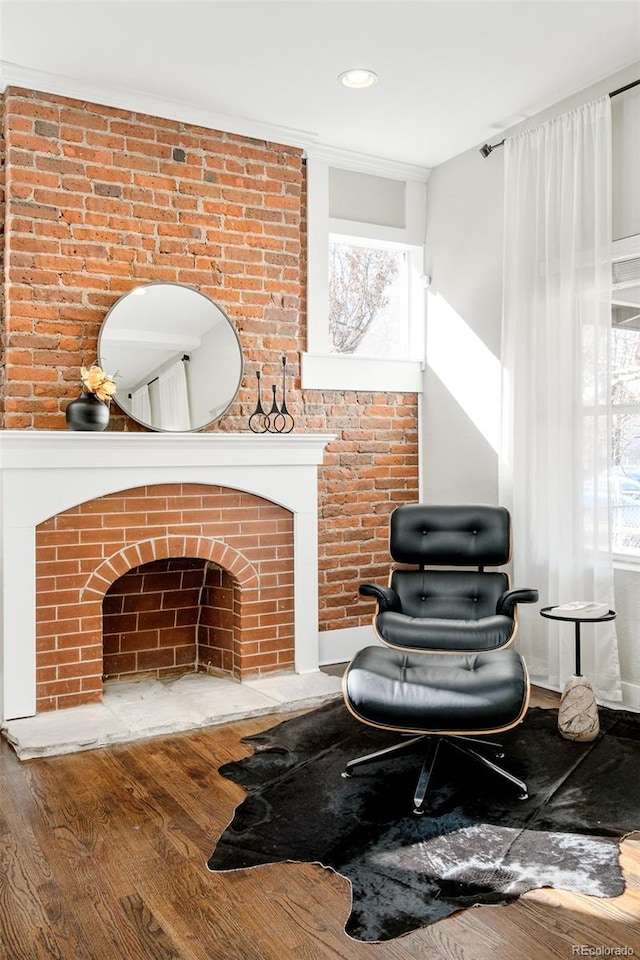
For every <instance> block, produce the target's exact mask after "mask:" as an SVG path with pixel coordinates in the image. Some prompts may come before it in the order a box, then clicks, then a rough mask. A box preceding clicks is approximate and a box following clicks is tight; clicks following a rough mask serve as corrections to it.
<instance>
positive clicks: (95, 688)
mask: <svg viewBox="0 0 640 960" xmlns="http://www.w3.org/2000/svg"><path fill="white" fill-rule="evenodd" d="M185 557H186V558H190V562H189V563H188V564H187V565H186V566H187V567H191V569H192V570H193V560H194V559H195V560H198V559H199V560H200V561H201V564H200V565H199V566H200V569H199V570H197V569H196V576H195V579H194V580H193V583H191V582H190V581H189V578H188V577H187V579H186V580H185V576H186V574H187V573H188V571H187V570H184V566H185V565H184V563H180V564H177V565H176V564H175V563H169V564H168V565H167V563H166V561H167V560H175V559H176V558H185ZM143 565H145V566H144V570H141V567H143ZM146 565H152V566H151V569H149V567H148V566H146ZM158 565H160V568H159V567H158ZM211 565H213V566H215V567H217V568H220V569H223V570H224V571H225V575H224V577H220V576H217V575H216V574H215V573H212V574H211V577H210V578H209V579H205V577H204V569H205V566H211ZM197 566H198V565H196V567H197ZM145 570H146V573H145V572H144V571H145ZM177 574H179V575H180V584H179V588H180V597H179V598H178V599H177V600H176V596H175V593H176V590H177V589H178V580H177V577H176V575H177ZM143 577H147V578H149V580H150V581H153V580H154V579H155V581H156V583H155V586H154V584H153V582H150V583H146V584H144V586H145V587H151V591H150V592H149V593H145V594H143V595H142V598H141V599H140V600H138V601H137V602H136V604H135V606H134V608H133V609H131V610H125V607H124V600H123V598H124V597H126V595H127V593H128V592H129V589H130V588H131V587H133V586H135V585H139V582H140V580H141V579H142V578H143ZM136 581H137V582H136ZM198 581H199V583H200V585H201V587H202V586H204V585H205V584H206V588H207V589H206V591H205V593H204V595H203V597H202V598H201V600H200V603H203V602H204V605H205V606H209V607H212V608H217V609H218V610H219V609H220V608H221V606H222V604H223V603H226V605H227V609H226V611H225V614H224V619H223V620H222V621H221V622H220V623H219V625H218V626H219V628H220V631H221V632H220V633H218V632H217V631H216V630H214V629H212V626H211V621H212V619H213V618H214V616H215V614H214V612H213V611H212V612H211V615H209V613H208V612H206V613H205V615H204V617H203V618H202V631H201V636H200V637H197V636H196V635H194V631H193V625H192V624H191V625H190V624H189V622H188V621H189V619H190V618H191V619H193V617H194V607H197V606H199V604H198V603H197V602H196V600H197V598H196V593H199V592H200V591H201V587H197V582H198ZM112 585H114V586H112ZM110 588H111V593H108V591H109V590H110ZM154 594H159V596H154ZM105 597H106V601H105ZM186 599H189V600H191V601H193V603H191V604H189V606H190V607H191V613H188V612H186V610H187V608H186V607H183V606H182V604H183V603H184V602H185V600H186ZM36 604H37V624H36V664H37V678H36V699H37V709H38V712H42V711H44V710H53V709H60V708H62V707H71V706H78V705H80V704H82V703H91V702H95V701H97V700H100V698H101V695H102V678H103V674H104V672H105V667H106V671H107V672H109V671H110V670H111V669H112V667H113V665H115V670H116V672H117V673H123V674H124V673H130V672H131V669H132V668H134V665H133V664H132V662H131V661H130V660H127V659H126V655H128V654H132V653H135V654H136V664H135V669H141V670H143V671H144V672H146V673H148V674H149V673H153V674H155V675H162V674H163V673H164V672H175V670H174V669H173V668H174V667H176V666H180V665H181V664H182V663H188V664H190V665H191V669H195V667H196V665H195V643H196V640H197V639H201V641H202V642H201V645H200V652H199V657H198V659H199V662H200V663H201V664H202V665H203V666H204V667H205V668H206V667H208V666H211V667H214V668H215V667H219V668H221V669H224V670H227V671H228V672H229V673H232V674H233V676H234V677H236V678H237V679H238V680H243V679H247V678H248V677H252V676H259V675H262V674H268V673H274V672H286V671H289V672H290V671H292V670H293V666H294V627H293V518H292V515H291V513H290V512H289V511H288V510H285V509H284V507H279V506H277V505H276V504H274V503H270V502H268V501H266V500H263V499H262V498H260V497H256V496H254V495H252V494H247V493H240V492H238V491H237V490H229V489H226V488H224V487H215V486H208V485H205V484H162V485H161V484H156V485H154V486H150V487H140V488H136V489H133V490H126V491H122V492H120V493H114V494H109V495H107V496H104V497H100V498H97V499H95V500H91V501H89V502H88V503H84V504H80V505H79V506H77V507H73V508H72V509H70V510H66V511H65V512H64V513H61V514H58V515H57V516H56V517H52V518H51V519H50V520H46V521H44V522H43V523H41V524H40V525H39V526H38V527H37V528H36ZM103 604H104V607H103ZM118 604H120V605H121V606H120V613H119V614H118V613H116V611H117V609H118ZM147 604H150V606H151V609H150V610H149V611H148V612H149V615H150V618H149V620H145V617H144V615H143V613H142V609H141V608H144V609H146V607H147ZM103 609H104V611H105V614H106V615H105V628H106V631H107V633H108V637H109V641H108V645H107V650H106V653H107V655H108V658H109V659H108V660H107V661H106V663H104V664H103V647H102V639H103ZM181 611H182V612H181ZM132 614H133V616H132ZM165 614H168V616H165ZM134 616H135V620H134ZM141 618H142V620H141ZM230 623H231V624H232V626H233V629H232V631H231V636H230V635H229V633H227V628H228V627H229V624H230ZM116 643H117V644H118V648H117V650H116V646H115V645H116ZM140 651H142V652H143V656H142V657H140V656H139V652H140ZM116 656H120V657H122V656H124V659H120V660H118V659H111V658H112V657H116ZM176 660H179V661H180V663H176ZM169 661H170V662H169ZM165 668H170V669H168V670H167V671H166V670H165Z"/></svg>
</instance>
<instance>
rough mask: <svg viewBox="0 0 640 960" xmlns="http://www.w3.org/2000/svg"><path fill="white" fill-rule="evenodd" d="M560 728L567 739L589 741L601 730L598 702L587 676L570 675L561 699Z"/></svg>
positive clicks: (559, 711)
mask: <svg viewBox="0 0 640 960" xmlns="http://www.w3.org/2000/svg"><path fill="white" fill-rule="evenodd" d="M558 730H559V731H560V733H561V734H562V736H563V737H564V738H565V740H580V741H581V742H588V741H589V740H595V738H596V737H597V736H598V734H599V732H600V720H599V718H598V704H597V703H596V695H595V693H594V690H593V687H592V686H591V683H590V682H589V681H588V680H587V678H586V677H569V679H568V680H567V682H566V684H565V686H564V690H563V691H562V697H561V700H560V709H559V710H558Z"/></svg>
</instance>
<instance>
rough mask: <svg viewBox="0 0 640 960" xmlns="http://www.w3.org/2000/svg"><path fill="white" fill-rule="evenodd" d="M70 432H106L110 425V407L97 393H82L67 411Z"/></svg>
mask: <svg viewBox="0 0 640 960" xmlns="http://www.w3.org/2000/svg"><path fill="white" fill-rule="evenodd" d="M65 416H66V418H67V426H68V427H69V429H70V430H104V428H105V427H106V426H107V424H108V423H109V407H108V406H107V404H106V403H104V402H103V401H102V400H99V399H98V397H96V395H95V393H81V394H80V396H79V397H78V399H77V400H72V401H71V403H70V404H69V405H68V406H67V409H66V411H65Z"/></svg>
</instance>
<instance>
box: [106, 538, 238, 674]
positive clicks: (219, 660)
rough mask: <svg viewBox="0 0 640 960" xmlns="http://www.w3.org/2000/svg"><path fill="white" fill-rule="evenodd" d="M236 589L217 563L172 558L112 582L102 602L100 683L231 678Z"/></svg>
mask: <svg viewBox="0 0 640 960" xmlns="http://www.w3.org/2000/svg"><path fill="white" fill-rule="evenodd" d="M235 589H236V585H235V583H234V580H233V578H232V577H231V576H230V575H229V574H228V572H227V571H225V570H223V569H222V568H221V567H219V566H218V565H217V564H214V563H212V562H210V561H207V560H203V559H200V558H196V557H171V558H166V559H162V560H155V561H152V562H150V563H145V564H141V565H139V566H137V567H134V568H132V569H131V570H128V571H127V572H126V573H125V574H123V576H121V577H119V578H118V579H117V580H115V581H114V583H112V584H111V586H110V587H109V589H108V590H107V592H106V594H105V596H104V600H103V604H102V610H103V627H102V637H103V679H104V680H105V681H115V680H117V681H126V680H133V679H137V680H139V679H142V678H146V677H154V678H156V679H162V678H163V677H175V676H180V675H182V674H185V673H198V672H205V673H213V674H215V675H222V676H225V675H226V676H233V673H234V650H233V637H234V605H235V604H236V596H235Z"/></svg>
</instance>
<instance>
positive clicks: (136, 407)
mask: <svg viewBox="0 0 640 960" xmlns="http://www.w3.org/2000/svg"><path fill="white" fill-rule="evenodd" d="M131 414H132V416H134V417H135V418H136V420H139V421H140V422H141V423H149V422H150V420H151V401H150V399H149V387H148V386H147V384H146V383H145V384H143V385H142V386H141V387H138V389H137V390H134V391H133V393H132V394H131Z"/></svg>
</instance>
